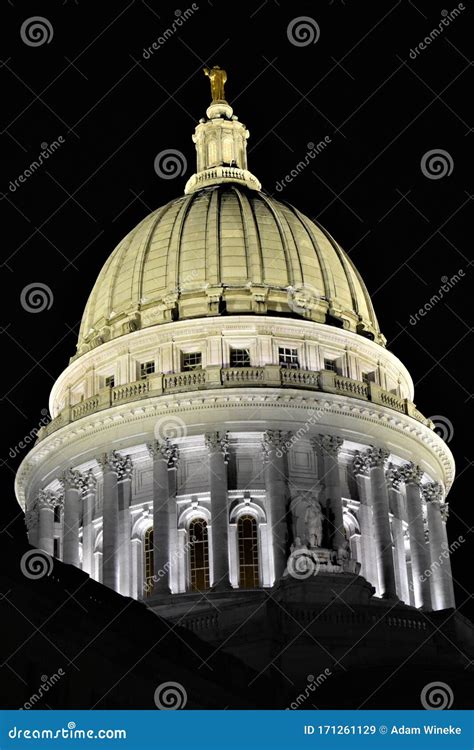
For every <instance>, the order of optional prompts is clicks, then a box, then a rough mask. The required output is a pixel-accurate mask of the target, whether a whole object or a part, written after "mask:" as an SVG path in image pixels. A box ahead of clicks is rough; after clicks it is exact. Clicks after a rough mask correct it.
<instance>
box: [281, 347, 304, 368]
mask: <svg viewBox="0 0 474 750" xmlns="http://www.w3.org/2000/svg"><path fill="white" fill-rule="evenodd" d="M278 361H279V363H280V367H285V368H286V369H290V370H297V369H298V368H299V366H300V365H299V361H298V349H289V348H288V347H286V346H280V347H278Z"/></svg>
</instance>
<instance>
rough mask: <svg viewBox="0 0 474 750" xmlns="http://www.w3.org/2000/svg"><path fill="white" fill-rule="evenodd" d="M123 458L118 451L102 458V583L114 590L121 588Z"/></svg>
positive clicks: (105, 454)
mask: <svg viewBox="0 0 474 750" xmlns="http://www.w3.org/2000/svg"><path fill="white" fill-rule="evenodd" d="M122 463H123V458H122V456H120V455H119V454H118V453H117V452H116V451H112V452H111V453H104V454H103V455H102V457H101V459H100V464H101V466H102V474H103V507H102V583H103V584H104V585H105V586H109V588H111V589H113V590H114V591H119V588H120V568H119V556H118V551H119V509H118V474H119V470H120V467H121V465H122Z"/></svg>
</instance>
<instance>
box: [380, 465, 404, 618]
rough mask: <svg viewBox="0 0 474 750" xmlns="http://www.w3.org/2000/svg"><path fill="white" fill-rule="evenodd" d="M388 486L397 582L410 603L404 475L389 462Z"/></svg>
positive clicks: (401, 594) (399, 590)
mask: <svg viewBox="0 0 474 750" xmlns="http://www.w3.org/2000/svg"><path fill="white" fill-rule="evenodd" d="M385 477H386V481H387V488H388V504H389V508H390V511H391V513H392V535H393V543H394V550H393V551H394V563H395V583H396V586H397V592H398V596H399V598H400V599H401V600H402V601H403V602H405V604H410V589H409V584H408V569H407V560H406V554H405V531H404V525H403V521H404V520H405V510H404V504H403V495H402V492H401V487H400V485H401V483H402V481H403V478H402V475H401V474H400V472H399V471H398V469H397V468H396V467H395V466H394V465H393V464H389V465H388V467H387V471H386V472H385Z"/></svg>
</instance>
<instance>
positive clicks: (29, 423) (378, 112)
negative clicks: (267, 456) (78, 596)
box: [1, 0, 472, 613]
mask: <svg viewBox="0 0 474 750" xmlns="http://www.w3.org/2000/svg"><path fill="white" fill-rule="evenodd" d="M190 5H191V4H190V3H188V4H184V3H183V4H181V5H180V6H179V7H177V6H176V5H174V4H171V3H162V2H154V1H153V0H149V1H148V2H144V1H140V0H134V1H133V0H132V1H131V2H123V1H121V2H114V3H110V2H86V0H78V2H75V1H74V0H66V1H65V2H60V1H57V2H52V1H51V2H48V3H45V2H43V3H27V2H21V3H20V2H19V1H18V0H16V1H15V2H14V1H13V0H12V1H11V2H7V1H6V0H5V1H4V3H3V12H4V16H5V19H4V20H5V23H4V25H3V27H4V31H6V39H4V43H3V53H2V57H3V60H4V64H3V66H2V71H1V73H2V78H3V86H4V94H3V97H2V104H3V106H2V110H3V112H2V119H3V126H2V131H3V136H2V143H3V151H2V162H3V163H8V167H7V168H6V169H5V170H4V174H3V177H2V186H1V193H2V196H3V202H2V208H3V209H4V213H3V215H4V219H3V222H4V223H3V226H2V239H3V242H2V245H3V247H2V253H3V256H4V260H5V265H4V266H3V277H4V292H3V301H4V304H3V323H2V326H3V328H2V354H3V358H2V359H3V365H2V372H3V375H4V385H3V387H2V395H3V399H2V406H3V414H2V426H3V430H2V433H3V440H2V452H1V457H2V461H3V467H2V468H3V470H4V472H5V479H4V481H3V485H2V486H3V488H4V492H3V498H2V502H3V508H2V533H4V534H9V535H15V534H18V535H20V534H23V533H24V527H23V521H22V514H21V513H19V512H18V506H17V504H16V501H15V499H14V491H13V481H14V474H15V471H16V468H17V466H18V464H19V462H20V460H21V459H22V458H23V457H24V456H25V454H26V449H22V448H19V447H18V444H19V443H20V441H21V440H23V439H24V438H25V436H26V435H27V434H28V433H29V432H30V430H31V429H32V428H34V427H36V426H38V424H39V422H40V420H41V419H42V416H43V415H42V410H45V409H46V408H47V405H48V396H49V391H50V389H51V386H52V384H53V382H54V380H55V378H56V377H57V376H58V375H59V374H60V373H61V371H62V370H63V369H64V368H65V366H66V365H67V363H68V358H69V357H70V356H71V355H73V354H74V352H75V343H76V340H77V333H78V326H79V322H80V318H81V314H82V311H83V309H84V306H85V303H86V299H87V296H88V294H89V292H90V290H91V288H92V285H93V283H94V281H95V279H96V277H97V275H98V273H99V271H100V269H101V267H102V265H103V263H104V262H105V260H106V258H107V256H108V255H109V253H110V252H111V251H112V249H113V248H114V246H115V245H116V244H117V243H118V242H119V240H120V239H121V238H122V237H123V236H124V235H125V234H126V233H127V232H128V231H129V230H130V229H131V228H133V227H134V226H135V225H136V224H137V223H138V222H139V221H140V220H141V219H142V218H143V217H144V216H145V215H146V214H147V213H149V212H150V211H152V210H153V209H155V208H156V207H158V206H160V205H162V204H164V203H166V202H167V201H168V200H171V199H172V198H174V197H176V196H177V195H179V194H181V193H182V190H183V187H184V183H185V181H186V179H188V177H189V176H190V175H191V174H192V173H193V171H194V164H195V160H194V146H193V143H192V141H191V134H192V132H193V130H194V127H195V125H196V123H197V121H198V120H199V118H200V117H202V116H203V115H204V112H205V108H206V106H207V105H208V103H209V98H210V97H209V84H208V81H207V80H206V79H205V77H204V75H203V73H202V67H203V65H204V64H209V65H216V64H217V65H220V66H221V67H224V68H225V69H226V70H227V71H228V83H227V86H226V92H227V98H228V100H229V101H230V102H231V103H232V105H233V106H234V111H235V113H236V114H237V115H238V116H239V118H240V119H241V120H242V121H243V122H245V123H246V125H247V126H248V127H249V129H250V133H251V137H250V141H249V167H250V169H251V171H252V172H253V173H254V174H256V175H257V176H258V177H259V179H260V180H261V181H262V183H263V186H264V188H265V189H266V190H267V191H268V192H269V193H271V194H274V195H275V197H276V198H280V197H281V198H283V199H285V200H287V201H289V202H291V203H293V204H295V205H296V206H297V207H298V208H299V209H300V210H302V211H303V212H304V213H306V214H307V215H309V216H310V217H311V218H314V219H317V220H318V221H320V222H321V223H322V224H323V225H324V226H325V227H326V228H327V229H328V230H329V231H330V232H331V233H332V234H333V235H334V236H335V237H336V239H337V240H338V241H339V242H340V243H341V244H342V245H343V247H344V248H345V249H346V251H347V252H349V253H350V255H351V257H352V259H353V260H354V262H355V263H356V265H357V267H358V269H359V270H360V272H361V274H362V276H363V278H364V280H365V282H366V284H367V287H368V289H369V291H370V293H371V295H372V299H373V302H374V305H375V308H376V312H377V314H378V317H379V322H380V325H381V328H382V331H383V332H384V334H385V336H386V337H387V339H388V347H389V348H390V349H391V350H392V351H393V352H394V353H395V354H396V355H397V356H398V357H399V358H400V359H401V360H402V361H403V362H404V363H405V365H406V366H407V367H408V369H409V370H410V372H411V374H412V376H413V379H414V382H415V386H416V395H415V400H416V403H417V406H418V408H419V409H420V410H421V411H422V412H423V413H424V414H425V415H426V416H434V415H439V417H440V418H441V419H439V418H438V421H439V423H440V429H441V430H442V431H443V433H444V435H445V436H447V439H449V440H450V448H451V449H452V450H453V453H454V456H455V459H456V463H457V475H458V478H457V480H456V482H455V485H454V488H453V490H452V492H451V494H450V497H449V501H450V509H451V513H450V519H449V524H448V531H449V536H450V540H451V541H452V540H454V539H455V538H456V537H458V536H459V535H462V536H463V537H464V539H467V540H468V542H469V541H470V536H469V526H470V524H471V523H472V510H471V508H472V479H471V480H469V468H470V466H471V461H472V458H471V445H472V439H471V435H470V434H469V433H468V430H467V427H468V423H469V422H468V416H467V412H468V408H469V407H470V405H471V402H470V400H469V399H470V396H471V386H470V379H469V378H468V374H469V370H470V369H471V368H472V363H471V362H470V358H469V352H470V346H471V345H472V328H471V325H472V322H471V318H470V313H471V310H472V294H470V284H471V275H470V272H471V269H470V267H469V260H468V257H469V255H470V254H469V250H470V247H469V246H470V244H471V231H470V230H471V226H470V224H469V225H468V216H469V212H470V209H471V206H472V196H471V195H470V192H469V191H470V189H471V188H470V187H469V184H468V173H469V168H468V167H469V164H468V161H469V157H468V153H469V152H468V148H469V145H470V143H471V138H472V131H471V130H470V124H469V116H470V110H471V106H470V105H471V99H472V80H470V79H471V78H472V76H471V70H470V69H469V59H468V58H469V54H468V53H469V44H468V35H467V34H466V27H468V26H469V23H470V21H471V17H472V10H471V9H470V6H469V3H467V2H466V3H465V7H466V10H464V11H463V12H462V13H461V15H460V16H459V18H457V19H456V20H454V21H453V22H452V23H451V24H450V26H449V28H445V29H444V31H443V32H442V34H440V36H439V37H438V38H436V39H435V40H434V41H433V43H432V44H431V45H430V46H429V47H428V48H427V49H426V50H425V51H422V52H421V54H419V55H418V56H417V57H416V59H414V60H413V59H411V58H410V56H409V53H410V49H412V48H414V47H415V46H416V45H418V44H419V43H420V41H423V39H424V37H425V36H426V35H427V34H428V33H429V32H430V31H431V30H432V29H433V28H434V27H438V24H439V21H440V19H441V17H442V16H441V11H442V10H443V9H445V8H446V9H447V10H452V7H454V6H451V5H448V6H443V5H440V4H439V3H433V2H429V3H428V2H424V3H423V2H417V3H416V5H415V4H414V3H412V2H377V3H370V2H355V1H354V0H347V1H346V2H341V1H340V0H333V1H330V0H327V1H326V2H312V3H304V2H292V3H279V4H278V3H276V2H271V1H270V0H267V2H261V3H260V2H255V3H245V2H241V3H235V2H228V1H224V0H221V1H218V0H212V2H210V0H209V1H208V0H199V2H198V3H197V5H198V6H199V8H198V9H197V10H196V11H195V12H194V13H193V14H192V16H191V17H190V18H189V19H188V20H187V21H186V22H184V23H183V24H182V26H181V28H180V29H179V30H178V31H177V33H175V34H174V35H173V36H172V37H171V38H169V39H168V40H167V41H166V43H165V44H164V45H163V46H162V47H160V49H158V50H156V51H154V52H153V54H152V55H151V56H150V58H149V59H144V57H143V50H144V48H148V47H150V46H151V45H152V43H153V42H154V41H155V40H156V39H157V38H158V37H159V36H160V35H162V34H163V32H164V30H165V29H167V28H169V27H170V26H171V24H172V22H173V20H175V19H176V18H177V11H181V13H183V12H184V11H185V10H186V8H188V7H190ZM34 15H39V16H43V17H46V18H47V19H48V20H49V21H50V23H51V25H52V27H53V32H54V33H53V37H52V39H51V40H50V43H49V44H43V45H42V46H38V47H32V46H28V45H26V44H25V43H24V42H23V41H22V39H21V36H20V27H21V24H22V23H23V21H24V20H25V19H26V18H28V17H30V16H34ZM178 15H179V14H178ZM299 16H310V17H311V18H312V19H314V21H316V22H317V24H318V26H319V29H320V36H319V39H318V41H317V43H315V44H308V45H307V46H296V45H294V44H292V43H290V41H289V39H288V36H287V27H288V24H289V23H290V22H291V21H292V19H294V18H297V17H299ZM59 136H62V137H63V138H64V139H65V142H64V144H63V145H62V146H61V147H60V149H59V150H58V151H57V152H56V153H55V154H54V155H52V156H51V158H50V159H49V160H48V162H47V163H46V164H45V165H44V166H42V167H41V169H39V170H38V171H37V172H36V173H35V174H33V175H32V176H31V177H30V178H29V179H28V180H27V181H26V182H25V183H24V184H22V185H20V187H19V188H18V189H17V190H15V191H14V192H13V191H12V190H11V189H10V188H9V183H10V181H11V180H15V179H16V178H17V177H18V175H19V174H21V173H22V172H23V171H24V170H25V169H26V168H27V166H28V164H29V163H30V162H31V161H32V160H33V159H35V158H37V157H38V155H39V152H40V150H41V144H42V143H51V142H52V141H53V140H55V139H56V140H57V138H58V137H59ZM325 136H329V138H330V139H331V142H330V144H329V145H328V146H327V148H326V149H325V150H324V151H323V152H322V153H321V154H320V155H319V156H318V157H317V158H316V159H315V160H314V161H313V162H311V163H310V166H309V167H308V168H307V169H306V170H304V171H303V172H302V173H301V174H300V175H299V176H298V177H297V178H296V179H294V180H293V182H292V183H291V184H290V185H288V186H287V187H286V188H285V189H284V190H283V191H281V192H278V191H277V190H276V183H277V182H278V181H281V180H283V179H284V177H285V175H287V174H288V173H289V172H290V171H291V169H294V167H295V166H296V164H297V163H298V162H299V161H300V160H301V159H303V158H304V157H305V155H306V153H307V150H308V146H307V144H308V143H311V142H312V143H317V142H318V141H320V140H322V139H324V137H325ZM164 149H177V150H179V151H181V152H182V153H183V154H184V156H185V158H186V161H187V170H186V172H185V174H183V175H182V176H179V177H177V178H176V179H170V180H164V179H160V178H159V177H158V176H157V174H156V173H155V171H154V160H155V157H156V155H157V154H158V153H159V152H160V151H162V150H164ZM432 149H443V150H445V151H447V152H448V153H449V155H450V156H451V158H452V161H453V164H454V168H453V171H452V174H451V175H450V176H445V177H443V178H440V179H428V178H427V177H426V176H425V175H424V174H423V173H422V170H421V167H420V161H421V158H422V157H423V155H424V154H425V153H426V152H428V151H430V150H432ZM459 269H463V271H464V273H465V276H464V278H463V279H462V280H461V281H460V282H459V283H458V284H457V285H456V286H455V287H454V288H453V289H452V290H451V291H450V292H449V293H448V294H447V295H446V297H445V298H444V300H442V301H441V302H439V303H438V304H437V305H436V306H435V307H434V308H433V309H432V310H431V311H430V312H429V313H428V314H427V315H426V316H425V317H424V318H423V319H421V320H420V322H418V323H417V324H416V325H411V324H410V322H409V321H410V317H411V316H412V315H414V314H415V313H416V312H417V311H418V309H419V308H420V307H422V306H423V305H424V304H425V303H426V302H428V301H429V299H430V298H431V297H432V296H433V294H435V293H436V292H437V291H438V290H439V287H440V285H441V283H442V282H441V278H442V277H444V276H448V277H451V276H452V275H453V274H454V273H456V272H458V271H459ZM33 282H41V283H43V284H47V285H48V286H49V287H50V289H51V291H52V295H53V298H54V299H53V304H52V306H51V307H50V309H49V310H44V311H43V312H41V313H29V312H27V311H26V310H25V309H23V307H22V305H21V303H20V296H21V292H22V290H23V289H24V287H25V286H26V285H27V284H30V283H33ZM468 347H469V348H468ZM13 454H15V457H14V458H12V457H11V456H12V455H13ZM469 546H470V545H469V544H468V543H465V544H462V545H461V547H460V549H459V550H458V551H457V552H456V553H455V554H453V556H452V566H453V572H454V577H455V580H456V598H457V602H458V605H459V606H460V608H461V611H463V612H465V613H467V612H468V610H467V604H466V602H467V600H468V598H469V594H468V590H469V583H470V578H471V568H472V564H471V565H470V562H471V555H470V550H469Z"/></svg>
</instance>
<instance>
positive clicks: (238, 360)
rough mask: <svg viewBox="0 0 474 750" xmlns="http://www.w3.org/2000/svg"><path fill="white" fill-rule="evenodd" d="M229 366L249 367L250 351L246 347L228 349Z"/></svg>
mask: <svg viewBox="0 0 474 750" xmlns="http://www.w3.org/2000/svg"><path fill="white" fill-rule="evenodd" d="M230 366H231V367H250V352H249V350H248V349H231V350H230Z"/></svg>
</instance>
